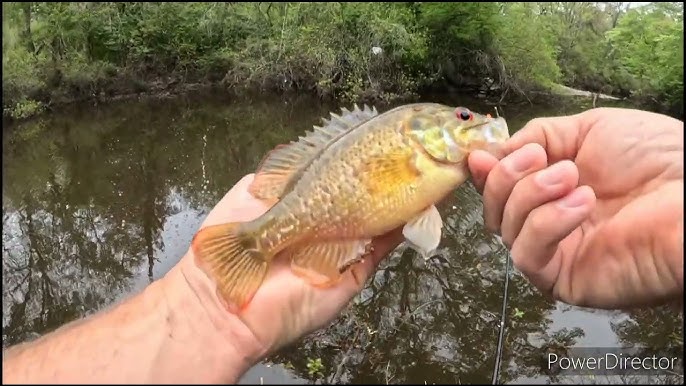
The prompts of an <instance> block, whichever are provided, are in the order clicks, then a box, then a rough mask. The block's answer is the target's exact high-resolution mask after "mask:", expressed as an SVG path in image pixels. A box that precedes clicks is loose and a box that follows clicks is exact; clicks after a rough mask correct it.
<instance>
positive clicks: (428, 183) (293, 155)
mask: <svg viewBox="0 0 686 386" xmlns="http://www.w3.org/2000/svg"><path fill="white" fill-rule="evenodd" d="M340 111H341V113H340V114H336V113H333V112H330V118H322V124H320V125H314V126H313V130H311V131H309V132H306V133H304V135H301V136H299V137H298V139H297V140H293V141H291V142H290V143H287V144H280V145H277V146H276V147H274V148H273V149H272V150H271V151H270V152H268V153H267V154H266V155H265V157H264V158H263V159H262V160H261V162H260V163H259V165H258V167H257V169H256V171H255V174H254V179H253V181H252V183H251V184H250V186H249V187H248V192H249V193H250V194H251V195H253V196H254V197H256V198H258V199H261V200H266V201H268V202H271V204H272V206H271V207H270V208H269V209H268V210H267V211H266V212H265V213H264V214H262V215H261V216H259V217H257V218H255V219H253V220H251V221H245V222H232V223H223V224H217V225H210V226H207V227H204V228H202V229H200V230H199V231H198V232H197V233H196V234H195V235H194V237H193V240H192V242H191V246H192V250H193V253H194V255H195V258H196V259H198V261H199V262H200V264H201V265H202V266H204V267H205V268H204V269H206V270H207V271H209V274H210V276H211V277H212V278H213V279H214V280H215V282H216V283H217V289H216V291H217V295H218V296H219V298H220V299H221V300H222V302H223V303H224V305H225V306H226V307H227V308H228V309H229V310H230V311H231V312H235V313H237V312H241V311H242V310H244V309H245V308H246V307H247V306H248V304H249V303H250V301H251V300H252V298H253V296H254V295H255V293H256V292H257V290H258V289H259V287H260V286H261V285H262V283H263V281H264V280H265V277H266V275H267V272H268V270H269V267H270V265H271V264H272V263H273V261H274V259H276V258H277V256H284V258H289V259H290V268H291V270H292V272H293V273H295V274H296V275H298V276H299V277H300V278H302V279H303V280H305V281H306V282H307V283H309V284H310V285H313V286H316V287H320V288H327V287H330V286H333V285H336V283H338V282H340V280H341V278H342V275H344V274H345V272H346V271H347V270H348V269H349V268H350V267H351V266H353V265H354V264H355V263H358V262H361V261H363V259H364V256H365V255H366V254H367V253H369V252H370V251H371V241H372V239H373V238H374V237H376V236H380V235H384V234H387V233H388V232H390V231H392V230H395V229H398V228H399V227H401V226H402V227H403V228H402V233H403V237H404V238H405V241H406V242H407V243H408V245H409V246H410V247H412V248H413V249H415V250H416V251H417V252H418V253H419V254H421V255H422V256H423V257H424V258H425V259H428V258H430V257H431V256H432V254H433V253H435V251H436V250H437V248H438V245H439V244H440V240H441V232H442V228H443V221H442V218H441V215H440V213H439V212H438V210H437V208H436V204H437V203H438V202H440V201H441V200H443V199H444V198H445V197H446V196H447V195H448V194H449V193H450V192H452V191H453V190H454V189H456V188H457V187H459V186H460V185H461V184H462V183H464V182H465V181H466V180H467V179H468V178H469V176H470V173H469V168H468V167H467V157H468V156H469V153H470V152H471V151H473V150H476V149H484V150H489V151H490V150H492V149H496V148H497V147H498V146H499V145H501V144H502V143H503V142H504V141H505V140H507V139H508V138H509V131H508V127H507V122H506V121H505V119H504V118H503V117H500V116H498V117H495V118H494V117H491V115H490V114H486V115H484V114H480V113H477V112H475V111H472V110H470V109H468V108H466V107H461V106H457V107H451V106H448V105H444V104H439V103H412V104H406V105H403V106H399V107H396V108H393V109H390V110H388V111H386V112H384V113H382V114H380V113H379V112H378V110H377V109H376V107H369V106H367V105H366V104H365V105H364V106H363V107H362V108H360V107H359V106H358V105H357V104H355V105H354V107H353V108H352V110H348V109H347V108H345V107H344V108H342V109H341V110H340Z"/></svg>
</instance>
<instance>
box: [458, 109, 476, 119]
mask: <svg viewBox="0 0 686 386" xmlns="http://www.w3.org/2000/svg"><path fill="white" fill-rule="evenodd" d="M455 116H457V119H461V120H463V121H469V120H471V119H472V118H474V114H472V112H471V111H469V110H467V109H465V108H461V107H458V108H456V109H455Z"/></svg>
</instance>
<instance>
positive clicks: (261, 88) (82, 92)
mask: <svg viewBox="0 0 686 386" xmlns="http://www.w3.org/2000/svg"><path fill="white" fill-rule="evenodd" d="M207 92H220V93H226V94H229V95H232V96H233V97H236V98H240V97H241V96H257V95H263V94H266V93H268V94H273V95H277V96H282V97H284V98H286V99H289V98H293V97H296V96H301V95H308V96H314V97H316V98H319V99H321V100H324V101H327V102H335V103H360V104H363V103H368V104H377V105H378V104H381V105H384V104H391V103H399V102H407V103H410V102H413V101H416V100H419V99H421V98H422V97H424V96H426V95H436V94H439V95H440V94H464V95H468V96H472V97H475V98H478V99H481V100H484V101H485V102H487V103H488V104H493V105H495V104H498V105H503V104H516V103H522V102H527V103H535V104H545V105H550V106H552V105H554V104H556V103H560V102H563V103H564V101H568V102H574V101H582V102H587V101H592V103H591V106H592V107H595V106H596V104H597V103H596V100H604V101H626V98H619V97H615V96H611V95H606V94H599V93H593V92H589V91H584V90H578V89H574V88H571V87H567V86H564V85H555V86H554V87H551V88H549V89H541V88H539V89H538V90H531V91H528V92H525V93H520V94H515V93H508V92H507V91H503V90H501V89H500V88H498V87H493V86H491V85H490V84H489V83H487V82H482V83H481V84H479V83H478V82H474V81H472V82H470V83H468V84H465V85H454V84H448V83H447V82H440V83H438V84H436V85H433V86H431V87H425V88H421V89H419V90H417V91H407V92H406V93H402V94H395V95H392V96H390V97H389V96H388V95H383V94H379V93H374V92H366V93H365V92H363V93H361V95H359V96H358V97H356V98H354V99H352V98H349V97H348V98H337V96H336V95H335V94H334V95H321V94H320V93H318V92H317V90H313V89H312V88H311V87H309V88H308V87H304V88H299V87H294V86H290V87H285V86H280V85H275V84H270V85H254V84H253V85H246V84H243V85H236V84H230V83H228V82H227V81H226V79H222V80H219V81H207V80H205V81H191V82H185V81H184V80H182V79H180V78H175V77H160V78H156V79H154V80H149V81H141V80H139V79H136V78H132V77H126V76H121V77H118V78H116V80H114V79H112V80H109V81H104V82H93V83H91V84H87V85H81V86H80V87H79V86H74V85H71V86H66V85H65V86H62V87H57V88H56V89H54V90H52V91H51V92H47V91H44V92H42V95H41V97H40V98H38V100H34V99H28V100H25V101H22V102H20V103H18V104H17V105H16V106H15V107H14V109H8V108H5V109H4V112H3V123H4V124H17V123H20V122H23V121H26V120H30V119H33V118H37V117H39V116H41V115H43V114H46V113H50V112H55V111H58V110H60V109H63V108H68V107H71V106H74V105H78V104H83V105H86V106H99V105H104V104H108V103H112V102H117V101H122V100H142V99H153V100H164V99H168V98H175V97H179V96H182V95H186V94H194V93H201V94H202V93H207ZM627 103H629V104H632V103H631V101H630V100H629V101H627Z"/></svg>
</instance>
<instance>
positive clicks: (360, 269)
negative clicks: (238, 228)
mask: <svg viewBox="0 0 686 386" xmlns="http://www.w3.org/2000/svg"><path fill="white" fill-rule="evenodd" d="M254 177H255V175H254V174H249V175H247V176H245V177H243V178H242V179H241V180H240V181H238V183H236V185H234V186H233V187H232V188H231V190H229V192H228V193H227V194H226V195H225V196H224V198H222V199H221V201H219V203H218V204H217V205H216V206H215V207H214V209H212V211H211V212H210V213H209V214H208V216H207V218H206V219H205V221H204V222H203V224H202V225H201V228H205V227H208V226H212V225H216V224H223V223H227V222H243V221H249V220H253V219H255V218H258V217H259V216H260V215H262V214H264V213H265V212H267V210H268V209H269V208H270V205H269V203H266V202H265V201H263V200H259V199H257V198H255V197H253V196H252V195H251V194H250V193H249V192H248V187H249V186H250V184H251V183H252V182H253V181H254ZM401 241H402V233H401V229H400V228H398V229H396V230H394V231H391V232H389V233H387V234H385V235H382V236H380V237H377V238H375V239H374V240H373V242H372V245H373V248H372V249H373V252H371V253H370V254H369V255H368V258H366V259H364V260H363V261H361V262H360V263H359V264H356V265H354V266H353V267H351V269H350V271H348V272H347V273H348V274H347V275H344V277H343V278H342V280H341V282H339V283H337V285H335V286H330V287H327V288H318V287H316V286H311V285H309V284H308V283H307V282H306V281H303V280H302V279H301V277H299V276H298V275H296V274H294V273H293V271H292V270H291V269H290V262H289V261H288V260H286V259H277V260H275V262H274V264H273V265H272V266H271V270H270V272H269V274H268V276H267V277H266V278H265V280H264V283H263V285H262V286H261V287H260V290H259V291H258V292H257V293H256V294H255V296H254V297H253V298H252V300H251V302H250V307H249V308H248V309H246V310H245V312H242V313H240V314H239V315H238V317H239V318H240V319H241V321H242V322H243V323H245V325H246V326H247V327H248V328H249V329H250V331H251V332H252V334H253V335H254V336H255V338H256V340H257V342H256V343H257V344H258V345H259V346H260V348H261V349H263V350H265V351H270V352H272V351H273V350H276V349H278V348H279V347H281V346H283V345H285V344H289V343H291V342H292V341H293V340H294V339H297V338H299V337H301V336H304V335H306V334H308V333H310V332H312V331H314V330H317V329H319V328H321V327H324V326H325V325H326V324H328V323H329V322H330V321H331V320H333V319H334V318H335V317H336V316H337V315H338V313H339V312H340V311H341V309H343V308H344V307H345V306H346V305H347V304H348V303H349V302H350V300H351V299H352V297H353V296H355V295H357V294H358V293H359V292H360V291H361V290H362V287H361V286H362V285H363V284H364V283H365V281H366V280H367V278H369V276H370V275H371V274H372V273H373V272H374V271H375V270H376V267H377V265H378V264H379V262H380V261H381V260H382V259H383V258H384V257H386V256H387V255H388V253H390V252H391V251H392V250H393V249H394V248H395V247H396V246H397V245H398V244H399V243H400V242H401ZM218 301H219V302H220V303H221V302H222V301H223V300H222V299H221V298H218Z"/></svg>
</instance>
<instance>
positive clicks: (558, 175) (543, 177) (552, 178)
mask: <svg viewBox="0 0 686 386" xmlns="http://www.w3.org/2000/svg"><path fill="white" fill-rule="evenodd" d="M536 181H538V182H539V183H541V184H542V185H557V184H559V183H560V182H562V167H561V165H560V164H554V165H552V166H550V167H548V168H547V169H543V170H541V171H540V172H538V174H537V175H536Z"/></svg>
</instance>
